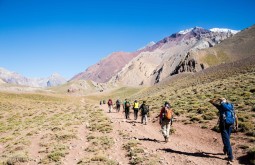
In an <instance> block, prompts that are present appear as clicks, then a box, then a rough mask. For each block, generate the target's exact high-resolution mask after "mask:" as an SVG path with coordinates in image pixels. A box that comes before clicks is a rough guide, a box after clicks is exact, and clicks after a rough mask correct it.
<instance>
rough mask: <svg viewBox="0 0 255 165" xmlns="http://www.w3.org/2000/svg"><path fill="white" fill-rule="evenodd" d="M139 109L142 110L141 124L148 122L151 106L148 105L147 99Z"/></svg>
mask: <svg viewBox="0 0 255 165" xmlns="http://www.w3.org/2000/svg"><path fill="white" fill-rule="evenodd" d="M139 110H141V115H142V120H141V124H145V125H146V124H147V121H148V113H149V106H148V105H146V101H143V103H142V105H141V106H140V108H139Z"/></svg>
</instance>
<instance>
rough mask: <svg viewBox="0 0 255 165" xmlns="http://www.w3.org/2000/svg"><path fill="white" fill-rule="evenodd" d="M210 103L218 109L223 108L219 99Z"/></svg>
mask: <svg viewBox="0 0 255 165" xmlns="http://www.w3.org/2000/svg"><path fill="white" fill-rule="evenodd" d="M209 102H210V103H211V104H212V105H214V106H215V107H216V108H219V107H220V106H221V102H220V100H219V99H211V100H209Z"/></svg>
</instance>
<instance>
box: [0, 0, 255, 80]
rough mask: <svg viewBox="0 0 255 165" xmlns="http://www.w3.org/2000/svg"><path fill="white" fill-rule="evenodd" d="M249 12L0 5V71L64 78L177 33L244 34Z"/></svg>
mask: <svg viewBox="0 0 255 165" xmlns="http://www.w3.org/2000/svg"><path fill="white" fill-rule="evenodd" d="M254 9H255V0H231V1H230V0H213V1H207V0H125V1H124V0H101V1H99V0H93V1H92V0H91V1H86V0H0V67H4V68H6V69H8V70H11V71H15V72H18V73H20V74H22V75H24V76H27V77H48V76H50V75H51V74H52V73H55V72H57V73H60V74H61V75H62V76H64V77H66V78H67V79H69V78H71V77H72V76H74V75H75V74H77V73H79V72H81V71H84V70H85V69H86V68H87V67H89V66H91V65H93V64H95V63H96V62H98V61H99V60H100V59H102V58H104V57H106V56H108V55H109V54H110V53H112V52H116V51H126V52H132V51H135V50H136V49H139V48H141V47H143V46H144V45H146V44H147V43H149V42H150V41H155V42H156V41H159V40H161V39H162V38H164V37H166V36H169V35H171V34H172V33H175V32H178V31H180V30H184V29H187V28H191V27H195V26H200V27H204V28H208V29H209V28H214V27H220V28H230V29H234V30H241V29H244V28H246V27H249V26H251V25H253V24H254V23H255V10H254Z"/></svg>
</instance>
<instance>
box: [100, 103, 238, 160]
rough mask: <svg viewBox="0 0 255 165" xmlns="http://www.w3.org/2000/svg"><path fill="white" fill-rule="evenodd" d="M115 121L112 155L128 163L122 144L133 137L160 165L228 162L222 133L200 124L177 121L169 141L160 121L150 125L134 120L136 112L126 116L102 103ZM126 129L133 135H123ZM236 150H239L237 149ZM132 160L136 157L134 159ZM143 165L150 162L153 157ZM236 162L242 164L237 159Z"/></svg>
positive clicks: (113, 121) (151, 122) (150, 122)
mask: <svg viewBox="0 0 255 165" xmlns="http://www.w3.org/2000/svg"><path fill="white" fill-rule="evenodd" d="M101 108H102V109H104V111H105V113H106V114H107V116H108V117H109V118H110V119H111V121H112V123H113V128H114V129H113V132H112V136H115V135H116V136H115V137H114V138H115V139H116V141H117V143H115V145H114V147H112V148H113V149H112V151H111V152H112V158H113V159H116V160H117V161H118V162H122V163H121V164H128V163H129V162H128V161H127V158H126V156H125V154H127V153H123V150H122V148H121V146H123V145H125V143H128V141H129V140H132V139H133V140H137V141H138V142H139V143H140V147H142V148H143V149H144V151H145V156H146V153H150V154H153V155H154V156H155V157H157V158H158V163H157V164H215V165H220V164H227V161H226V160H225V158H226V156H225V155H223V152H222V146H223V145H222V142H221V137H220V134H219V133H216V132H213V131H211V130H208V129H201V128H200V127H196V126H191V125H184V124H183V123H181V122H178V121H176V122H174V123H173V128H174V130H175V133H173V134H171V135H170V140H169V142H168V143H165V142H164V138H163V136H162V134H161V132H160V125H159V124H158V121H155V120H152V119H150V121H149V123H148V124H147V125H143V124H141V122H140V116H139V117H138V120H137V121H135V120H133V119H134V117H133V113H132V114H130V115H131V116H130V118H131V120H126V119H124V113H123V111H122V110H121V111H120V112H119V113H117V112H115V110H114V112H112V113H109V112H108V107H107V106H106V105H102V106H101ZM123 131H124V132H126V133H127V134H128V135H129V136H128V137H127V138H123V137H121V136H120V135H118V132H123ZM234 153H235V151H234ZM131 161H132V160H131ZM147 161H148V162H146V159H145V161H144V162H143V164H149V163H150V162H149V161H150V160H149V159H148V160H147ZM234 164H238V161H237V160H235V162H234Z"/></svg>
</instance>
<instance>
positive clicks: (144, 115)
mask: <svg viewBox="0 0 255 165" xmlns="http://www.w3.org/2000/svg"><path fill="white" fill-rule="evenodd" d="M103 104H105V103H104V101H103ZM113 104H114V103H113V101H112V99H109V100H108V102H107V105H108V109H109V113H111V112H112V110H113ZM100 105H102V101H100ZM115 105H116V112H120V108H121V106H122V108H123V111H124V112H125V118H126V119H128V120H130V109H131V107H132V109H133V110H134V120H137V118H138V111H139V110H140V111H141V123H142V124H145V125H146V124H147V122H148V114H149V106H148V105H146V101H143V102H142V104H141V105H140V106H139V102H138V101H137V100H135V101H134V103H133V104H132V105H131V103H130V101H129V100H128V99H125V101H124V102H123V103H122V102H121V101H120V99H117V100H116V102H115Z"/></svg>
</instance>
